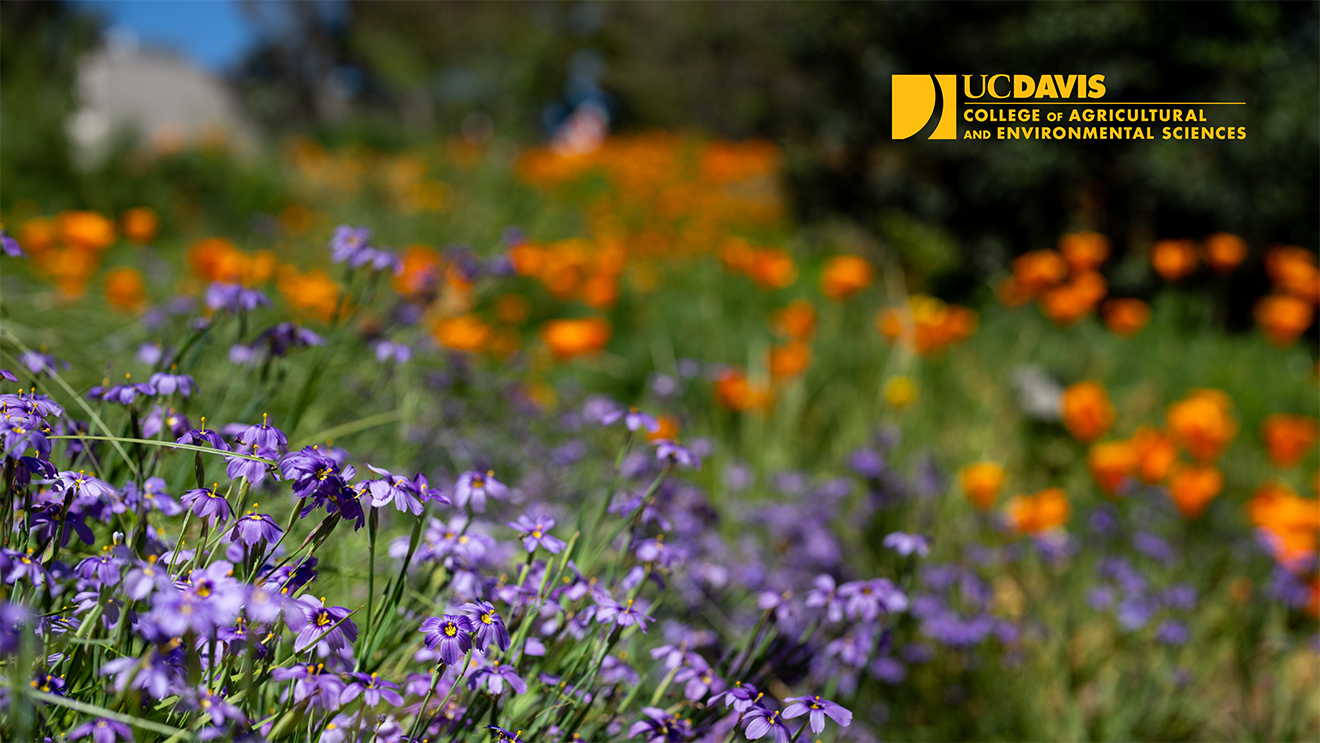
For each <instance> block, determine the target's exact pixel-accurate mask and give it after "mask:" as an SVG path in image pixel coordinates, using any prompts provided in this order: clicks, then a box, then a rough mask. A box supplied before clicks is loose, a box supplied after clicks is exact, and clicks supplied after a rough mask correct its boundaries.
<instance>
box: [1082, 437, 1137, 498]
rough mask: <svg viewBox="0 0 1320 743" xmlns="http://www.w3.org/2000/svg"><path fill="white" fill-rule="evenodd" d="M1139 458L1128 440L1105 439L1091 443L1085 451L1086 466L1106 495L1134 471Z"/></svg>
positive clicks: (1112, 493)
mask: <svg viewBox="0 0 1320 743" xmlns="http://www.w3.org/2000/svg"><path fill="white" fill-rule="evenodd" d="M1139 464H1140V460H1139V459H1138V457H1137V450H1136V448H1135V447H1133V446H1132V443H1131V442H1130V441H1105V442H1103V443H1098V444H1092V445H1091V448H1090V449H1089V450H1088V451H1087V452H1086V466H1087V467H1089V468H1090V470H1091V476H1092V477H1094V478H1095V481H1096V483H1097V484H1098V485H1099V486H1100V489H1101V490H1103V491H1104V492H1105V494H1106V495H1115V494H1116V493H1117V492H1118V489H1119V486H1120V485H1122V483H1123V481H1124V480H1126V479H1127V478H1129V477H1131V476H1132V474H1133V473H1135V472H1136V470H1137V466H1138V465H1139Z"/></svg>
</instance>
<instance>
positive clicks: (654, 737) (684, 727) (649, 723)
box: [628, 707, 692, 743]
mask: <svg viewBox="0 0 1320 743" xmlns="http://www.w3.org/2000/svg"><path fill="white" fill-rule="evenodd" d="M642 714H643V715H644V717H643V718H642V719H640V720H638V721H637V722H634V723H633V724H632V727H630V728H628V737H629V738H630V739H631V738H636V737H637V736H639V735H641V736H643V737H644V740H645V743H681V742H682V741H686V740H688V739H689V738H691V737H692V721H691V720H685V719H683V718H681V717H679V716H678V714H677V713H675V714H672V715H671V714H669V713H668V712H665V711H664V710H662V709H660V708H658V707H643V708H642Z"/></svg>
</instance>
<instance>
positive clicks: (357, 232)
mask: <svg viewBox="0 0 1320 743" xmlns="http://www.w3.org/2000/svg"><path fill="white" fill-rule="evenodd" d="M370 241H371V228H370V227H349V226H348V225H346V224H341V225H339V226H338V227H336V228H335V234H334V235H333V236H331V238H330V260H331V262H333V263H343V262H345V261H348V260H351V259H353V258H354V257H356V256H357V255H358V254H359V253H361V252H362V251H364V250H366V249H367V248H368V246H369V243H370Z"/></svg>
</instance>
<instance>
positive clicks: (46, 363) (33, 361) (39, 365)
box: [18, 351, 69, 377]
mask: <svg viewBox="0 0 1320 743" xmlns="http://www.w3.org/2000/svg"><path fill="white" fill-rule="evenodd" d="M18 363H20V364H22V365H23V366H26V367H27V369H28V371H30V372H32V373H33V374H45V375H46V376H48V377H53V376H55V375H56V374H59V370H60V369H61V368H63V369H68V368H69V362H67V361H64V360H63V359H57V358H55V357H54V356H51V355H50V354H48V353H41V352H40V351H24V352H23V353H21V354H19V356H18Z"/></svg>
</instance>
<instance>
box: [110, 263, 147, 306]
mask: <svg viewBox="0 0 1320 743" xmlns="http://www.w3.org/2000/svg"><path fill="white" fill-rule="evenodd" d="M105 299H106V301H107V302H109V303H110V304H111V305H112V306H113V307H115V308H116V309H120V310H126V311H131V310H137V309H141V308H142V307H144V306H145V305H146V300H147V286H146V283H145V282H143V280H142V273H141V272H140V271H138V270H137V269H136V268H129V267H127V266H120V267H117V268H112V269H110V270H109V271H107V272H106V274H105Z"/></svg>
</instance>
